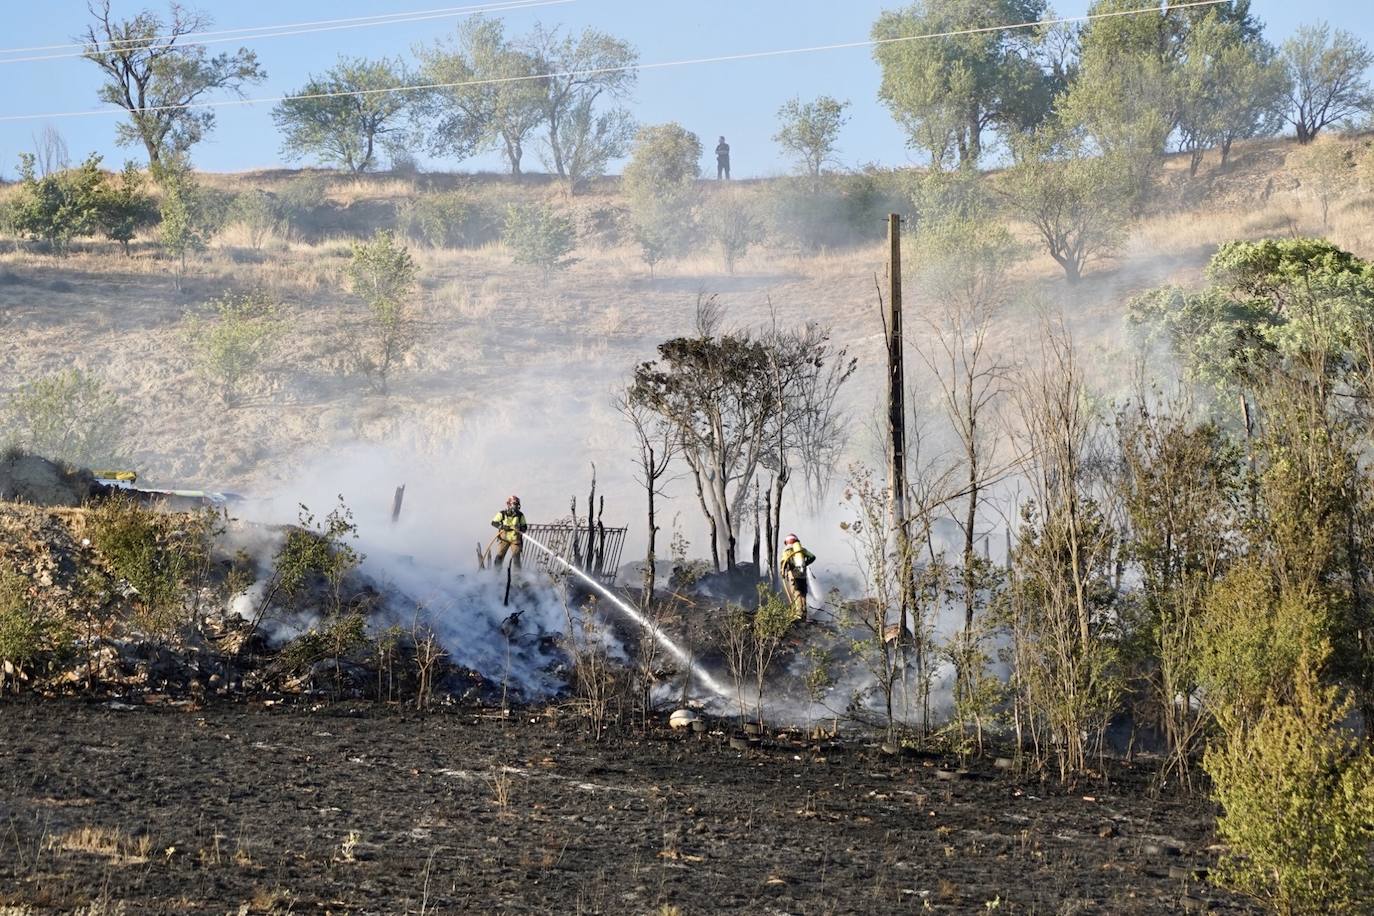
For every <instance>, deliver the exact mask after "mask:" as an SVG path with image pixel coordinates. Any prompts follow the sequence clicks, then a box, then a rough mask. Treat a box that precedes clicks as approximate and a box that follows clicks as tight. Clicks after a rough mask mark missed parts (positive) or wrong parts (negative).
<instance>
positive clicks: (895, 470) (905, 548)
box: [887, 213, 911, 642]
mask: <svg viewBox="0 0 1374 916" xmlns="http://www.w3.org/2000/svg"><path fill="white" fill-rule="evenodd" d="M887 242H888V249H889V250H888V265H887V282H888V297H887V301H888V320H887V324H888V338H887V429H888V434H889V437H890V440H891V453H892V454H891V461H890V463H889V465H888V491H889V494H890V496H889V514H890V516H891V518H890V522H891V526H892V532H893V535H894V536H895V538H896V541H897V562H898V566H899V569H898V571H897V575H898V577H899V581H900V583H901V588H900V593H901V620H900V621H899V629H898V631H897V639H898V640H899V641H901V642H905V640H906V638H907V619H908V618H907V613H908V610H909V607H908V603H909V601H910V598H911V596H910V595H908V594H907V592H908V588H907V583H908V581H909V579H910V577H909V576H908V565H909V563H910V561H911V550H910V545H908V544H907V524H906V521H907V519H906V397H905V393H906V392H905V389H906V382H905V376H904V373H903V369H902V218H901V217H900V216H898V215H897V214H896V213H889V214H888V217H887Z"/></svg>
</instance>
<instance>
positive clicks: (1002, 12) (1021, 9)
mask: <svg viewBox="0 0 1374 916" xmlns="http://www.w3.org/2000/svg"><path fill="white" fill-rule="evenodd" d="M1044 12H1045V2H1044V0H991V2H989V0H945V2H938V3H937V2H932V0H919V2H917V3H914V4H912V5H911V6H910V7H907V8H906V9H903V10H899V11H888V12H884V13H883V14H882V15H881V16H880V17H879V18H878V21H877V22H876V23H875V24H874V26H873V38H874V40H875V41H878V42H881V43H880V44H878V45H877V46H876V47H875V49H874V52H873V56H874V57H875V58H876V59H877V61H878V65H879V66H880V67H881V68H882V73H883V79H882V86H881V88H880V89H879V90H878V97H879V98H880V99H882V101H883V102H884V103H885V104H886V105H887V107H888V108H889V109H890V110H891V112H892V116H893V117H894V118H895V119H896V120H897V122H898V124H900V125H901V126H902V128H903V129H904V130H905V131H906V132H907V137H908V142H909V144H910V145H911V146H914V147H916V148H918V149H922V150H924V151H925V152H927V153H929V154H930V158H931V162H932V164H933V165H934V166H935V167H936V168H940V167H943V166H944V165H946V164H947V163H949V162H950V160H951V159H953V161H954V162H955V163H957V164H958V165H960V166H971V165H973V164H976V163H977V162H978V159H979V156H980V155H981V154H982V151H983V147H984V134H985V132H987V131H988V130H990V129H991V130H997V131H999V132H1001V133H1002V134H1003V135H1010V134H1013V133H1018V132H1021V131H1024V130H1027V129H1029V128H1032V127H1034V126H1036V125H1037V124H1039V123H1040V121H1041V120H1043V119H1044V117H1045V115H1046V114H1047V113H1048V112H1049V107H1050V85H1051V84H1050V81H1049V78H1048V77H1047V75H1046V74H1045V73H1044V71H1043V70H1042V69H1041V68H1040V66H1039V64H1038V62H1037V60H1036V51H1037V43H1038V41H1039V33H1038V32H1035V31H1033V30H1028V29H998V28H996V26H1004V25H1012V24H1019V23H1025V22H1035V21H1036V20H1038V19H1040V17H1041V16H1042V15H1043V14H1044ZM959 30H979V31H974V32H972V33H968V34H960V35H944V36H942V37H937V38H932V39H929V40H921V41H908V40H898V39H902V38H904V37H905V36H912V35H928V34H932V33H947V32H955V31H959Z"/></svg>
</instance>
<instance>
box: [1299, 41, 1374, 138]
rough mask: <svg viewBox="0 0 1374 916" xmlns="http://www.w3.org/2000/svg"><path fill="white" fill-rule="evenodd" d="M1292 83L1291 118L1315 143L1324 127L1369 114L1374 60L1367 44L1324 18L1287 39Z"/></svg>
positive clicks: (1300, 133)
mask: <svg viewBox="0 0 1374 916" xmlns="http://www.w3.org/2000/svg"><path fill="white" fill-rule="evenodd" d="M1283 63H1284V66H1286V67H1287V68H1288V78H1289V84H1290V87H1291V88H1290V95H1289V106H1290V107H1289V110H1288V112H1287V115H1286V116H1287V118H1288V121H1289V123H1290V124H1292V125H1293V128H1294V129H1295V130H1296V131H1297V133H1298V142H1299V143H1311V142H1312V141H1313V140H1315V139H1316V138H1317V135H1318V134H1319V133H1321V131H1322V129H1323V128H1325V127H1327V126H1329V125H1331V124H1338V123H1340V122H1341V121H1344V120H1347V119H1349V118H1352V117H1355V116H1356V115H1360V114H1364V113H1365V112H1367V111H1368V110H1369V109H1370V106H1371V105H1374V95H1372V94H1371V93H1370V89H1369V82H1368V80H1366V79H1365V71H1366V70H1368V69H1369V66H1370V64H1371V63H1374V54H1372V53H1370V50H1369V48H1368V46H1366V45H1365V43H1364V42H1362V41H1360V40H1359V39H1358V38H1356V37H1355V36H1354V35H1352V34H1351V33H1349V32H1347V31H1345V30H1344V29H1336V30H1335V31H1334V32H1333V31H1332V30H1331V27H1330V26H1329V25H1327V24H1326V23H1325V22H1321V23H1318V24H1317V25H1307V26H1303V27H1302V28H1300V29H1298V31H1297V33H1296V34H1294V35H1293V37H1292V38H1290V39H1288V40H1287V41H1285V42H1284V43H1283Z"/></svg>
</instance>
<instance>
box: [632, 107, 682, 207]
mask: <svg viewBox="0 0 1374 916" xmlns="http://www.w3.org/2000/svg"><path fill="white" fill-rule="evenodd" d="M700 174H701V140H700V139H699V138H698V137H697V135H696V134H694V133H692V132H691V131H689V130H687V129H686V128H684V127H682V125H680V124H676V123H669V124H654V125H651V126H648V127H641V128H640V129H639V132H638V133H636V134H635V142H634V149H633V150H632V151H631V153H630V161H629V162H628V163H627V164H626V166H625V174H624V182H625V188H626V190H627V191H628V192H629V193H630V195H631V196H636V195H643V194H661V193H668V194H671V193H674V192H676V191H678V190H680V189H681V188H682V187H683V186H685V185H690V184H691V183H692V182H693V181H695V180H696V179H697V177H698V176H699V175H700Z"/></svg>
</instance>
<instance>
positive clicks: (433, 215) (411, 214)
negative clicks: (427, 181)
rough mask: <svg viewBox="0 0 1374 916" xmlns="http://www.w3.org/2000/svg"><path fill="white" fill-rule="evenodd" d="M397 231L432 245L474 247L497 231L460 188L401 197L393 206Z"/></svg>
mask: <svg viewBox="0 0 1374 916" xmlns="http://www.w3.org/2000/svg"><path fill="white" fill-rule="evenodd" d="M396 231H397V232H398V233H400V234H401V235H402V236H404V237H405V238H407V239H409V240H410V241H412V242H416V243H418V244H422V245H428V246H430V247H431V248H473V247H476V246H478V245H481V244H482V243H484V242H487V241H490V240H491V239H492V238H494V237H495V236H496V235H497V229H496V227H495V226H493V224H492V220H491V217H490V216H489V215H488V214H487V212H486V210H485V209H483V207H482V206H481V205H479V204H478V203H476V202H474V201H472V200H470V199H468V197H467V195H466V194H464V193H463V192H461V191H441V192H436V193H430V194H421V195H419V196H417V197H413V198H410V199H409V200H404V201H402V202H401V203H400V204H399V205H398V206H397V207H396Z"/></svg>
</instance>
